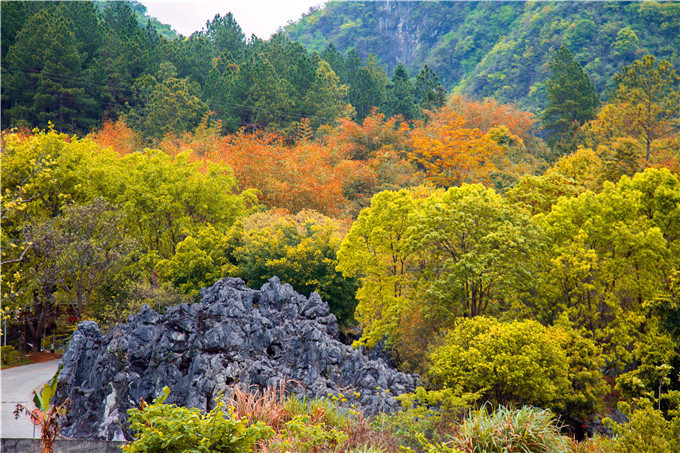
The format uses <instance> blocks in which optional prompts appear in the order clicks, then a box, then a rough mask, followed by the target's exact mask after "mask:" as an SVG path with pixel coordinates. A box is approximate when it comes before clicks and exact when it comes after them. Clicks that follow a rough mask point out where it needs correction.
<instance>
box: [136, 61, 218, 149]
mask: <svg viewBox="0 0 680 453" xmlns="http://www.w3.org/2000/svg"><path fill="white" fill-rule="evenodd" d="M144 80H145V82H144V85H143V86H142V90H143V91H144V92H143V94H142V96H143V97H146V98H147V99H148V101H147V102H145V103H140V106H139V107H137V108H135V109H133V110H132V111H131V112H130V113H129V114H128V115H127V119H128V121H129V123H130V125H131V126H132V127H135V128H137V129H139V130H140V131H141V132H142V133H144V134H145V135H146V136H147V137H155V138H162V137H164V136H165V135H166V134H168V133H175V134H180V133H182V132H186V131H188V130H192V129H194V128H195V127H196V126H197V125H198V122H199V121H200V119H201V116H202V115H203V113H204V112H205V110H206V106H205V104H204V103H203V102H202V101H201V100H200V99H199V98H198V94H199V86H198V84H196V83H195V82H191V81H190V80H189V79H188V78H185V79H178V78H177V70H176V69H175V67H174V66H173V65H172V64H171V63H169V62H163V63H162V64H161V65H160V67H159V70H158V73H157V75H156V77H155V78H154V77H150V78H147V79H144Z"/></svg>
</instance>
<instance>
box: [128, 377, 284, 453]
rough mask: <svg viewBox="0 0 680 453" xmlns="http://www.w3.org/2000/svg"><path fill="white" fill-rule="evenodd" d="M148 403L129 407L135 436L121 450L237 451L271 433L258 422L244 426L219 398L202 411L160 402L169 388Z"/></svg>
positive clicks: (146, 452) (148, 452)
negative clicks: (212, 405)
mask: <svg viewBox="0 0 680 453" xmlns="http://www.w3.org/2000/svg"><path fill="white" fill-rule="evenodd" d="M163 392H164V395H162V396H160V397H158V398H156V399H154V401H153V403H152V404H150V405H146V404H142V407H141V408H140V409H136V408H135V409H130V410H129V411H128V414H130V426H131V428H132V429H133V430H134V431H136V432H137V435H138V439H137V440H135V441H134V442H132V443H131V444H129V445H126V446H124V447H123V451H124V452H125V453H135V452H140V453H141V452H144V453H155V452H158V453H161V452H162V453H173V452H185V451H190V452H196V453H199V452H200V453H203V452H205V453H210V452H222V453H232V452H233V453H241V452H249V451H253V449H254V446H255V443H256V442H257V441H258V440H260V439H265V438H268V437H270V436H272V435H273V430H272V429H271V428H269V427H268V426H266V425H264V424H262V423H255V424H253V425H250V426H248V422H247V421H246V420H233V419H231V418H230V417H229V414H227V413H225V404H224V403H223V402H220V403H218V404H217V407H215V408H214V409H213V410H211V411H210V412H209V413H207V414H203V413H202V412H201V411H199V410H198V409H195V408H192V409H188V408H185V407H178V406H175V405H174V404H164V401H165V399H166V398H167V396H168V395H169V394H170V389H169V388H168V387H165V388H164V389H163Z"/></svg>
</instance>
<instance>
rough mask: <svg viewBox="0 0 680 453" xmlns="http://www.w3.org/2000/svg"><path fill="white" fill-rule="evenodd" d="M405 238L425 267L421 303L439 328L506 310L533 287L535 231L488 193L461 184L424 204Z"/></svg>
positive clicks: (520, 215)
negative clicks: (439, 323) (460, 318)
mask: <svg viewBox="0 0 680 453" xmlns="http://www.w3.org/2000/svg"><path fill="white" fill-rule="evenodd" d="M409 235H410V244H411V247H412V248H413V249H414V250H417V251H419V254H420V256H422V257H423V261H424V265H423V266H422V269H421V272H420V275H419V294H420V295H421V300H422V301H423V302H426V303H428V304H430V307H431V310H432V312H433V315H434V316H435V317H437V319H440V320H441V321H440V322H441V323H442V324H443V325H451V324H452V323H453V321H454V320H455V319H456V318H457V317H461V316H465V317H474V316H479V315H484V314H493V313H496V312H497V311H498V310H499V309H501V308H504V309H507V308H509V307H511V306H513V304H517V303H519V302H520V301H521V300H522V298H523V297H524V296H526V291H527V290H528V288H530V287H531V286H533V283H532V282H533V279H534V278H535V274H534V273H533V272H532V270H531V268H532V265H531V262H532V261H533V259H534V257H535V252H536V251H537V250H538V249H539V248H540V241H539V234H538V231H537V230H536V229H534V228H533V227H532V226H531V225H530V223H529V217H528V215H526V213H524V212H523V211H521V210H517V209H516V208H513V207H511V205H509V204H508V203H506V202H505V201H504V200H503V198H502V197H501V196H500V195H497V194H496V193H495V192H494V191H493V190H492V189H486V188H484V187H483V186H481V185H470V184H464V185H462V186H461V187H452V188H450V189H449V190H447V191H446V193H445V194H444V195H443V196H442V197H435V196H433V197H430V198H428V199H427V200H426V201H425V202H424V203H423V205H422V207H421V208H420V209H419V210H418V211H417V212H416V213H415V215H414V217H413V223H412V227H411V230H410V231H409Z"/></svg>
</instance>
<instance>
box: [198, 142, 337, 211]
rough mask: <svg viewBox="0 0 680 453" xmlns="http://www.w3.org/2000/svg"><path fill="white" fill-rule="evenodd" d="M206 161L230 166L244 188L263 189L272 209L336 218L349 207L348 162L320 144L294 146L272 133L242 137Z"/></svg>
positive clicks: (219, 148) (213, 152) (223, 145)
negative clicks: (306, 211)
mask: <svg viewBox="0 0 680 453" xmlns="http://www.w3.org/2000/svg"><path fill="white" fill-rule="evenodd" d="M206 158H208V159H210V160H216V161H220V162H224V163H227V164H229V165H230V166H231V167H232V168H233V169H234V174H235V176H236V179H237V180H238V182H239V186H240V188H241V189H242V190H243V189H249V188H255V189H258V190H259V191H260V201H261V202H262V203H263V204H264V205H266V206H270V207H275V208H283V209H286V210H288V211H290V212H292V213H297V212H299V211H301V210H303V209H312V210H315V211H318V212H321V213H323V214H326V215H336V214H337V213H338V212H339V211H340V209H341V206H342V205H343V204H344V203H345V202H346V199H345V197H344V196H343V175H342V173H341V172H340V168H339V167H338V164H339V163H340V162H341V161H342V157H341V156H339V155H337V153H334V152H333V150H332V149H331V148H329V147H327V146H323V145H321V144H319V143H316V142H310V141H306V140H305V141H301V142H299V143H297V144H295V145H293V146H288V145H286V144H285V143H284V140H283V138H282V137H280V136H279V135H277V134H275V133H272V132H255V133H245V132H240V133H238V134H236V135H233V136H230V137H229V138H228V139H226V140H223V141H221V142H220V143H219V146H217V147H215V148H213V149H212V150H211V152H210V153H209V154H208V155H206Z"/></svg>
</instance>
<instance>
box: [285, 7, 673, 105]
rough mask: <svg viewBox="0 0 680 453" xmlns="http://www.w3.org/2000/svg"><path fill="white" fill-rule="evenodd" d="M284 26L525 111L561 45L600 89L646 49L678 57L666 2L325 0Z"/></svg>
mask: <svg viewBox="0 0 680 453" xmlns="http://www.w3.org/2000/svg"><path fill="white" fill-rule="evenodd" d="M285 31H286V33H287V34H288V36H289V37H290V38H291V39H292V40H294V41H298V42H300V43H302V44H303V45H304V46H305V47H306V48H308V49H310V50H317V51H321V50H323V49H324V48H325V47H326V45H327V44H328V43H333V44H334V45H335V47H336V48H337V49H338V50H339V51H340V52H347V51H349V50H350V49H352V48H354V49H356V50H357V51H358V52H359V54H360V55H368V54H373V55H375V56H376V57H377V58H378V60H379V61H380V62H381V63H383V64H384V66H385V67H386V69H387V70H388V72H389V71H391V70H392V69H393V68H394V67H395V66H396V65H397V64H398V63H399V62H401V63H403V64H404V65H405V66H406V67H407V69H409V72H410V73H411V74H412V75H413V74H414V73H415V72H414V71H417V70H418V68H420V67H421V66H423V65H424V64H427V65H429V67H430V68H432V69H433V70H434V71H435V72H436V73H437V74H438V75H439V77H440V79H441V80H442V82H443V84H444V86H445V87H446V88H447V89H453V88H455V89H456V90H457V91H460V92H461V93H466V94H470V95H473V96H475V97H479V98H484V97H493V98H495V99H496V100H498V101H501V102H515V103H517V104H518V105H520V106H522V107H525V108H527V107H530V108H532V109H535V108H539V109H542V108H543V107H544V106H545V84H544V81H545V79H546V78H547V76H548V75H549V72H550V70H549V67H548V62H549V60H550V56H551V54H552V53H553V52H555V51H556V50H557V49H558V48H559V47H560V45H562V44H564V45H565V46H566V47H567V48H569V50H570V51H571V52H572V53H574V55H575V57H576V59H577V60H578V61H579V62H580V63H581V64H582V65H583V66H584V68H585V70H586V72H587V73H588V74H589V75H590V77H591V78H592V80H593V83H594V84H595V87H596V88H597V91H598V92H600V93H601V92H603V91H604V90H605V89H606V88H607V87H608V86H609V84H610V83H611V78H612V76H613V75H614V74H615V73H616V72H617V71H618V70H619V68H621V67H622V66H624V65H628V64H630V63H631V62H632V61H634V60H636V59H638V58H640V57H642V56H644V55H646V54H653V55H656V56H657V57H659V58H663V59H666V60H669V61H670V62H671V63H672V64H673V65H674V66H675V67H677V66H678V63H679V62H680V54H679V53H678V49H680V4H679V3H673V2H521V1H520V2H400V1H387V2H330V3H328V4H327V5H326V6H325V7H322V8H320V9H317V10H315V11H312V12H310V13H309V14H307V15H305V16H304V17H303V18H302V19H300V20H299V21H298V22H296V23H294V24H291V25H289V26H288V27H286V29H285Z"/></svg>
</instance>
